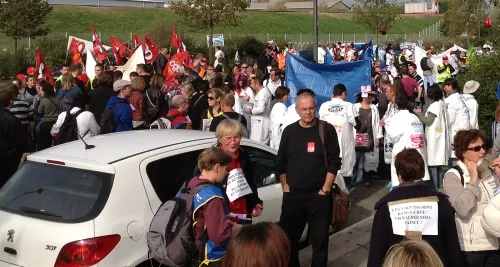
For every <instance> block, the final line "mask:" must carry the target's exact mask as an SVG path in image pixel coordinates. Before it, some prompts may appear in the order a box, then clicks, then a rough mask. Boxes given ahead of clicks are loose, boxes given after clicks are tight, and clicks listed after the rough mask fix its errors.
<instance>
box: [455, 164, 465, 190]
mask: <svg viewBox="0 0 500 267" xmlns="http://www.w3.org/2000/svg"><path fill="white" fill-rule="evenodd" d="M453 169H455V170H456V171H457V172H458V174H460V182H461V183H462V185H464V184H465V180H464V172H463V171H462V169H460V167H459V166H458V165H455V166H453Z"/></svg>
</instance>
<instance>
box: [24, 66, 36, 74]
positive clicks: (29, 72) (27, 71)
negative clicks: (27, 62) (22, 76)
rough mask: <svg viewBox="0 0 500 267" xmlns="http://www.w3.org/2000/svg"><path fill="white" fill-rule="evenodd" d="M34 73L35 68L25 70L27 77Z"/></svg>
mask: <svg viewBox="0 0 500 267" xmlns="http://www.w3.org/2000/svg"><path fill="white" fill-rule="evenodd" d="M35 71H36V70H35V68H33V67H29V68H27V69H26V74H28V75H35Z"/></svg>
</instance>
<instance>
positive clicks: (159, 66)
mask: <svg viewBox="0 0 500 267" xmlns="http://www.w3.org/2000/svg"><path fill="white" fill-rule="evenodd" d="M167 62H168V59H167V57H165V55H163V54H162V53H160V54H158V58H157V59H156V61H155V71H156V73H159V74H163V71H164V70H165V67H166V66H167Z"/></svg>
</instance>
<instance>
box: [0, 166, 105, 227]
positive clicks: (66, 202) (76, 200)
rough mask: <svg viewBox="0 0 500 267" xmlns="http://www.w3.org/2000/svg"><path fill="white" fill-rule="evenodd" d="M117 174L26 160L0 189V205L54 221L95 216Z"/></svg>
mask: <svg viewBox="0 0 500 267" xmlns="http://www.w3.org/2000/svg"><path fill="white" fill-rule="evenodd" d="M112 180H113V175H112V174H108V173H101V172H95V171H89V170H84V169H76V168H69V167H65V166H57V165H51V164H44V163H38V162H32V161H28V162H26V163H25V164H24V165H23V166H22V167H21V168H20V169H19V170H18V171H17V172H16V173H15V174H14V175H13V176H12V177H11V178H10V180H9V181H8V182H7V183H6V184H5V186H4V187H3V188H2V189H1V190H0V209H2V210H4V211H8V212H13V213H17V214H21V215H24V216H29V217H35V218H40V219H44V220H51V221H62V222H70V223H78V222H83V221H88V220H92V219H94V218H95V217H96V216H97V215H99V213H100V212H101V211H102V209H103V207H104V205H105V204H106V201H107V200H108V197H109V193H110V191H111V185H112Z"/></svg>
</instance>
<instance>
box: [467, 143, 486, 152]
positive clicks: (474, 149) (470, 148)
mask: <svg viewBox="0 0 500 267" xmlns="http://www.w3.org/2000/svg"><path fill="white" fill-rule="evenodd" d="M481 148H482V149H483V150H484V151H486V149H488V146H487V145H486V144H482V145H480V146H474V147H469V148H467V150H470V151H474V152H479V151H481Z"/></svg>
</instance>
